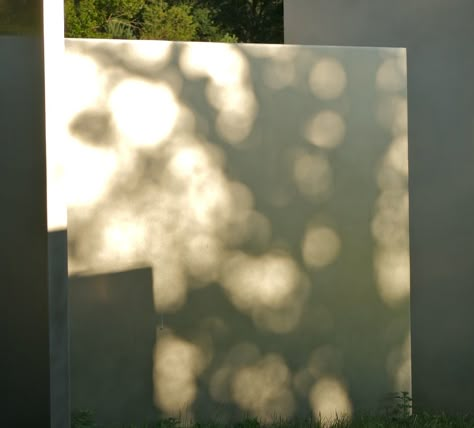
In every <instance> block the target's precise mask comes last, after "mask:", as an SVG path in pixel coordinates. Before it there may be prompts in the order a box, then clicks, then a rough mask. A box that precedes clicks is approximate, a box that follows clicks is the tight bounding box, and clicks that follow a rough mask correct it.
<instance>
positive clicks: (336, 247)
mask: <svg viewBox="0 0 474 428" xmlns="http://www.w3.org/2000/svg"><path fill="white" fill-rule="evenodd" d="M340 249H341V240H340V238H339V236H338V235H337V233H336V232H335V231H334V230H333V229H331V228H329V227H326V226H312V227H310V228H309V229H308V230H307V231H306V233H305V236H304V238H303V243H302V248H301V251H302V253H303V260H304V262H305V264H306V265H307V266H309V267H311V268H313V269H321V268H323V267H325V266H327V265H329V264H331V263H333V262H334V260H335V259H336V258H337V256H338V255H339V252H340Z"/></svg>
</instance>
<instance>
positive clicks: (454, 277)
mask: <svg viewBox="0 0 474 428" xmlns="http://www.w3.org/2000/svg"><path fill="white" fill-rule="evenodd" d="M473 14H474V3H473V2H472V1H469V0H455V1H450V2H446V1H430V0H418V1H390V0H358V1H352V0H287V1H285V42H286V43H298V44H299V43H303V44H311V45H312V44H319V45H346V46H400V47H406V48H407V57H408V113H409V118H408V122H409V142H410V144H409V164H410V246H411V247H410V248H411V251H410V253H411V284H412V288H411V331H412V370H413V379H412V381H413V397H414V400H415V404H416V405H419V406H420V407H424V408H428V409H436V410H438V411H441V410H445V411H448V412H467V411H470V412H472V411H473V410H474V409H473V404H472V403H473V399H474V383H473V382H472V373H474V340H473V337H474V330H473V326H474V311H473V310H472V301H473V298H474V288H473V284H474V264H473V263H472V254H473V252H474V223H473V222H472V218H473V216H474V198H473V195H474V168H473V167H472V165H473V162H474V145H473V135H474V128H473V123H474V122H473V115H474V92H473V91H472V83H471V82H472V76H473V74H474V53H473V50H472V40H473V37H474V28H473V26H472V19H471V17H472V16H473Z"/></svg>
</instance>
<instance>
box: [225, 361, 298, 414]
mask: <svg viewBox="0 0 474 428" xmlns="http://www.w3.org/2000/svg"><path fill="white" fill-rule="evenodd" d="M289 384H290V372H289V370H288V368H287V366H286V364H285V361H284V360H283V358H282V357H280V356H279V355H276V354H268V355H266V356H265V357H264V358H262V359H261V360H260V361H258V362H257V364H255V365H252V366H248V367H244V368H242V369H240V370H238V371H237V373H236V374H235V376H234V379H233V382H232V396H233V399H234V400H235V401H236V402H237V404H238V405H239V407H240V408H241V409H243V410H245V411H248V412H250V413H251V414H252V415H253V416H255V417H258V418H261V419H262V420H264V421H267V422H269V421H271V419H272V418H274V417H275V415H277V416H280V417H282V418H289V417H291V416H292V414H293V412H294V410H295V400H294V397H293V394H292V392H291V389H290V387H289Z"/></svg>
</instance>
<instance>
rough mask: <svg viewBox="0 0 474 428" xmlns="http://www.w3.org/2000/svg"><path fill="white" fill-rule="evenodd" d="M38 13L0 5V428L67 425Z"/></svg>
mask: <svg viewBox="0 0 474 428" xmlns="http://www.w3.org/2000/svg"><path fill="white" fill-rule="evenodd" d="M54 3H56V4H55V5H54V6H56V5H57V2H56V1H54ZM51 6H53V4H51ZM56 8H57V7H56ZM42 9H43V2H42V1H37V0H23V1H18V0H10V1H3V2H1V3H0V58H1V64H2V65H1V67H0V142H1V146H0V147H1V155H0V207H1V209H0V220H1V221H0V224H1V226H0V236H1V241H0V260H1V261H0V290H1V296H0V302H1V308H0V309H1V310H0V313H1V318H2V328H1V331H2V335H1V337H0V338H1V348H0V349H1V352H0V353H1V356H2V365H1V374H0V385H1V388H2V400H1V403H2V409H1V415H2V422H1V425H2V426H11V427H30V426H38V427H51V428H67V427H68V426H69V425H70V422H69V420H70V409H69V355H68V322H67V318H68V317H67V312H68V311H67V252H66V249H67V243H66V231H65V222H63V225H64V227H63V228H57V227H55V228H53V229H52V228H51V227H49V228H48V216H47V193H48V199H50V200H52V198H51V195H50V194H49V193H51V192H50V191H49V190H51V189H53V187H52V186H51V185H50V183H48V192H47V178H46V177H47V174H46V170H47V168H46V164H47V159H46V158H47V156H46V120H45V119H46V117H45V101H47V102H48V97H46V100H45V44H47V43H45V42H44V40H45V39H44V32H43V10H42ZM61 20H62V17H61ZM45 24H46V22H45ZM58 25H59V26H60V27H59V28H61V31H60V32H58V33H57V34H56V35H55V38H56V39H57V40H56V42H55V43H59V45H62V44H63V40H62V38H63V34H62V24H61V22H59V23H58ZM49 31H50V33H51V30H49ZM58 38H59V39H58ZM47 50H48V49H47ZM52 51H55V52H56V56H57V57H60V56H62V51H60V50H59V49H57V48H54V47H53V48H50V49H49V54H48V55H49V56H50V57H51V56H52V53H51V52H52ZM50 63H51V61H50ZM47 74H48V73H47ZM49 74H51V71H50V72H49ZM49 80H50V81H53V79H51V76H50V78H49ZM56 81H57V79H56ZM50 86H51V87H52V86H53V85H50ZM49 98H50V100H49V104H57V103H58V102H60V100H59V99H55V100H53V99H51V97H49ZM48 122H49V126H48V128H49V132H48V133H49V134H51V135H54V134H55V132H54V129H55V128H57V129H60V128H62V123H58V118H55V117H54V114H53V116H51V117H50V118H49V120H48ZM48 145H49V144H48ZM49 157H50V156H48V158H49ZM53 158H54V157H53ZM50 166H51V167H54V165H53V164H52V162H50V161H49V160H48V167H50ZM48 181H49V180H48ZM50 187H51V189H50ZM52 193H53V196H54V193H55V192H52ZM53 205H54V204H53ZM56 205H57V204H56ZM50 217H51V216H50ZM52 218H53V219H57V215H55V216H53V217H52ZM49 223H50V224H52V220H51V219H50V222H49ZM56 223H57V222H56ZM48 229H49V230H51V233H49V234H48Z"/></svg>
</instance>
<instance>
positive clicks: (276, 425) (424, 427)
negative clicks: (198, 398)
mask: <svg viewBox="0 0 474 428" xmlns="http://www.w3.org/2000/svg"><path fill="white" fill-rule="evenodd" d="M71 428H474V415H465V416H450V415H446V414H443V413H441V414H428V413H421V414H414V415H409V416H402V417H397V416H395V417H394V416H390V417H389V416H382V415H358V416H357V415H356V416H354V417H352V418H348V417H338V418H336V419H335V420H333V421H331V422H329V421H324V420H321V419H320V418H314V417H308V418H305V419H291V420H282V419H275V420H274V421H273V422H267V423H263V422H260V421H259V420H258V419H257V418H246V419H243V420H242V421H240V422H236V423H233V424H230V423H221V422H219V421H216V420H211V421H206V422H196V423H192V424H189V423H185V422H181V421H180V420H179V419H176V418H168V419H162V420H159V421H156V422H152V423H145V424H132V425H121V426H110V427H109V426H107V427H105V426H101V425H98V424H96V423H95V422H94V420H93V417H92V415H91V413H90V412H87V411H82V412H75V413H73V417H72V425H71Z"/></svg>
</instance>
